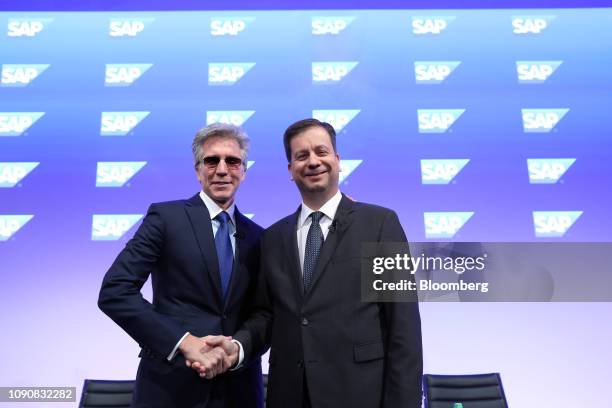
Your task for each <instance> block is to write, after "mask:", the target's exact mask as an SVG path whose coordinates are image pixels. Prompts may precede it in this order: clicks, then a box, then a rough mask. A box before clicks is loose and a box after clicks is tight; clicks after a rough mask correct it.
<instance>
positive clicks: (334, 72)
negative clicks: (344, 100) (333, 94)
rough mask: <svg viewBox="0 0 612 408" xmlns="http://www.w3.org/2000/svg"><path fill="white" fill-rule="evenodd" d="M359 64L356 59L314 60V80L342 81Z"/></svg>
mask: <svg viewBox="0 0 612 408" xmlns="http://www.w3.org/2000/svg"><path fill="white" fill-rule="evenodd" d="M357 64H358V62H356V61H338V62H313V63H312V82H314V83H318V84H325V83H333V82H340V81H341V80H342V78H344V77H345V76H347V75H348V73H349V72H351V71H352V70H353V68H355V67H356V66H357Z"/></svg>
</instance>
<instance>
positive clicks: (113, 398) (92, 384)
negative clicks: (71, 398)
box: [79, 380, 134, 408]
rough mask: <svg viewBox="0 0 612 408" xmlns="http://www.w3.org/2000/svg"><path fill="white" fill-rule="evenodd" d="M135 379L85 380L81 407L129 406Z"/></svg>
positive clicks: (123, 407) (117, 407) (118, 407)
mask: <svg viewBox="0 0 612 408" xmlns="http://www.w3.org/2000/svg"><path fill="white" fill-rule="evenodd" d="M133 391H134V381H133V380H132V381H107V380H85V383H84V384H83V393H82V394H81V402H80V403H79V408H89V407H96V408H101V407H109V408H110V407H112V408H129V407H130V406H131V405H132V393H133Z"/></svg>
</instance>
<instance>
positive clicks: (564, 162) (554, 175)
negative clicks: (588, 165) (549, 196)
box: [527, 159, 576, 184]
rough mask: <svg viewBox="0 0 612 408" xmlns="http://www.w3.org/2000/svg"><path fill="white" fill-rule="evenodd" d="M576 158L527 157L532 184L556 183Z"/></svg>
mask: <svg viewBox="0 0 612 408" xmlns="http://www.w3.org/2000/svg"><path fill="white" fill-rule="evenodd" d="M575 161H576V159H527V170H528V171H529V183H530V184H555V183H556V182H557V181H559V179H560V178H561V176H563V175H564V174H565V172H566V171H567V170H568V169H569V168H570V167H571V166H572V164H574V162H575Z"/></svg>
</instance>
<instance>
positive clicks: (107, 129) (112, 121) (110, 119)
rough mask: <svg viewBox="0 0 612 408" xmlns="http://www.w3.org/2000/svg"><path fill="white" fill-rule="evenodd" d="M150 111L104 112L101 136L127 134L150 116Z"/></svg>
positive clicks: (101, 121) (101, 122)
mask: <svg viewBox="0 0 612 408" xmlns="http://www.w3.org/2000/svg"><path fill="white" fill-rule="evenodd" d="M149 113H150V112H102V117H101V120H100V135H101V136H125V135H127V134H128V133H130V132H131V131H132V130H134V128H135V127H136V126H137V125H138V124H139V123H140V122H142V120H143V119H144V118H146V117H147V116H149Z"/></svg>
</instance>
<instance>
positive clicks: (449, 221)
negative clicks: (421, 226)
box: [423, 211, 474, 239]
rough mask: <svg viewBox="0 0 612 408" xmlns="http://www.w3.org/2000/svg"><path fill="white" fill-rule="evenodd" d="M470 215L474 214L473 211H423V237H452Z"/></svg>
mask: <svg viewBox="0 0 612 408" xmlns="http://www.w3.org/2000/svg"><path fill="white" fill-rule="evenodd" d="M472 215H474V212H473V211H464V212H426V213H423V218H424V222H425V237H426V238H429V239H433V238H453V237H454V236H455V235H456V234H457V232H459V230H460V229H461V228H462V227H463V226H464V225H465V223H466V222H467V221H468V220H469V219H470V218H471V217H472Z"/></svg>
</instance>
